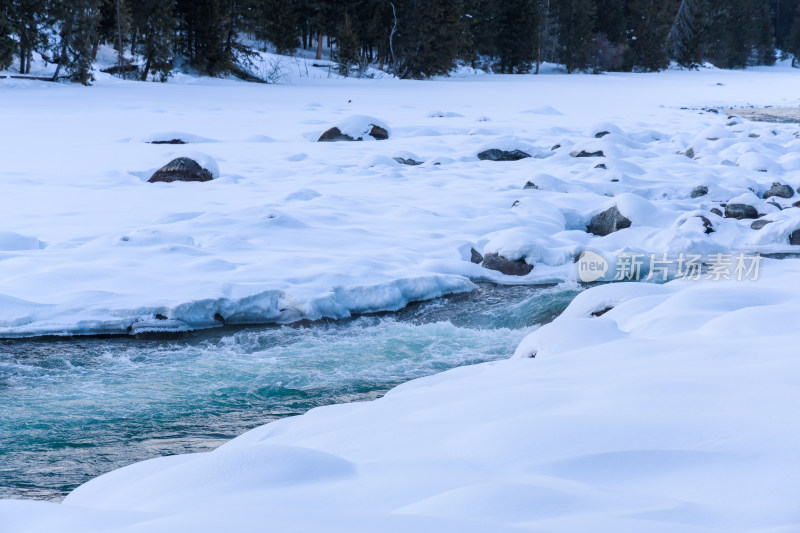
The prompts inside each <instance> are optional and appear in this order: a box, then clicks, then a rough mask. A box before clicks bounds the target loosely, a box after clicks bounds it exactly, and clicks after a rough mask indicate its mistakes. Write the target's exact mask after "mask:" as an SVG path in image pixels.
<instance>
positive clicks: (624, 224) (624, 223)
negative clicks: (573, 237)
mask: <svg viewBox="0 0 800 533" xmlns="http://www.w3.org/2000/svg"><path fill="white" fill-rule="evenodd" d="M630 227H631V221H630V220H629V219H627V218H626V217H625V216H623V214H622V213H620V212H619V209H617V206H613V207H610V208H608V209H606V210H605V211H603V212H602V213H598V214H596V215H595V216H593V217H592V220H591V221H590V222H589V225H588V226H586V231H588V232H589V233H593V234H595V235H599V236H600V237H603V236H605V235H609V234H611V233H614V232H615V231H619V230H621V229H625V228H630Z"/></svg>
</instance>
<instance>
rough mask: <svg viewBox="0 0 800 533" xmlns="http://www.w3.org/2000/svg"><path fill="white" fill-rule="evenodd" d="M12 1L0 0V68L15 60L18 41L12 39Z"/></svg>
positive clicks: (2, 68)
mask: <svg viewBox="0 0 800 533" xmlns="http://www.w3.org/2000/svg"><path fill="white" fill-rule="evenodd" d="M10 3H11V2H9V1H7V0H0V70H4V69H5V68H6V67H7V66H8V65H9V64H10V63H11V61H13V60H14V52H15V51H16V49H17V43H16V41H14V39H12V37H11V35H12V34H13V33H14V26H13V25H12V24H11V16H10V7H11V6H10Z"/></svg>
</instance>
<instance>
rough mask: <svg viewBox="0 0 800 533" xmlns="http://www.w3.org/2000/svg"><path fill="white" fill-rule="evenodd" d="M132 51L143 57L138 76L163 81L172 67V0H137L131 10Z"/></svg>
mask: <svg viewBox="0 0 800 533" xmlns="http://www.w3.org/2000/svg"><path fill="white" fill-rule="evenodd" d="M132 20H133V26H134V28H135V30H134V31H133V35H134V42H133V44H132V45H131V48H132V49H133V51H134V52H135V53H137V54H139V55H141V56H142V57H143V58H144V67H143V69H142V71H141V73H140V79H141V80H142V81H147V79H148V76H150V75H151V74H152V75H154V76H155V78H156V79H157V80H159V81H167V78H168V77H169V75H170V73H171V71H172V67H173V42H174V39H175V23H176V21H175V12H174V6H173V2H172V0H137V1H136V2H134V3H133V12H132Z"/></svg>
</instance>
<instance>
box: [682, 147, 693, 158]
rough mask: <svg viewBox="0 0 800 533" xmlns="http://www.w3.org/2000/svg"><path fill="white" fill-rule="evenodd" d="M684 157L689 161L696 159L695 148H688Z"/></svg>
mask: <svg viewBox="0 0 800 533" xmlns="http://www.w3.org/2000/svg"><path fill="white" fill-rule="evenodd" d="M683 155H685V156H686V157H688V158H689V159H694V148H688V149H687V150H686V151H685V152H683Z"/></svg>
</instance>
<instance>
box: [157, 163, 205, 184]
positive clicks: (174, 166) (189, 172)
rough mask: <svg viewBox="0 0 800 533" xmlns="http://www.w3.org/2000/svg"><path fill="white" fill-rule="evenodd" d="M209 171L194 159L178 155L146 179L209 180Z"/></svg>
mask: <svg viewBox="0 0 800 533" xmlns="http://www.w3.org/2000/svg"><path fill="white" fill-rule="evenodd" d="M212 179H213V176H212V175H211V172H209V171H208V170H206V169H204V168H203V167H201V166H200V165H199V164H198V163H197V161H195V160H194V159H189V158H188V157H179V158H177V159H173V160H172V161H170V162H169V163H167V164H166V165H164V166H163V167H161V168H160V169H158V170H157V171H156V173H155V174H153V176H152V177H151V178H150V179H149V180H147V181H148V182H149V183H156V182H166V183H170V182H173V181H211V180H212Z"/></svg>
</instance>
